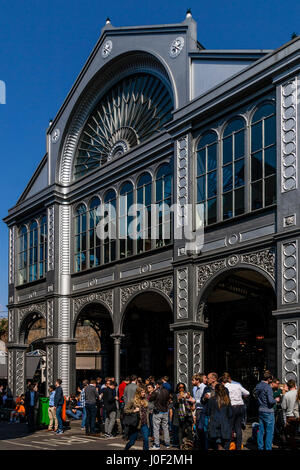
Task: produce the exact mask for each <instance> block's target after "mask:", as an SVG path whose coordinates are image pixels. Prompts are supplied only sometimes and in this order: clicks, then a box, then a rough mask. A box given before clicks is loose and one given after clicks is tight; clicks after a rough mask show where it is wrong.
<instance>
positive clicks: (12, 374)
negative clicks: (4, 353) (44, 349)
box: [7, 343, 27, 397]
mask: <svg viewBox="0 0 300 470" xmlns="http://www.w3.org/2000/svg"><path fill="white" fill-rule="evenodd" d="M7 349H8V364H7V378H8V387H9V388H10V391H11V393H12V395H13V396H14V397H17V396H18V395H21V394H22V393H24V391H25V368H26V355H25V352H26V349H27V346H26V345H24V344H16V343H8V345H7Z"/></svg>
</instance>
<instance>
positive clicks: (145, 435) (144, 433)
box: [124, 424, 149, 450]
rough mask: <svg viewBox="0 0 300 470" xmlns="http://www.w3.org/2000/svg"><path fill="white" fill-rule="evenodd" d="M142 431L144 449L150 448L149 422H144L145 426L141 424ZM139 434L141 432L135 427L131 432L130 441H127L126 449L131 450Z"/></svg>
mask: <svg viewBox="0 0 300 470" xmlns="http://www.w3.org/2000/svg"><path fill="white" fill-rule="evenodd" d="M140 431H141V434H142V437H143V450H149V428H148V426H147V424H143V426H141V429H140ZM138 434H139V433H138V430H137V429H135V430H134V431H133V432H132V431H131V432H129V436H128V437H129V442H127V444H126V446H125V449H124V450H129V449H130V447H132V446H133V445H134V443H135V441H136V440H137V438H138Z"/></svg>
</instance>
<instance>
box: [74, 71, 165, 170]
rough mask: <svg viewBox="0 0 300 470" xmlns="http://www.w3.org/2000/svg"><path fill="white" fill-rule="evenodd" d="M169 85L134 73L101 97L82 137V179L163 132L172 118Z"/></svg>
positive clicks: (79, 157) (79, 152)
mask: <svg viewBox="0 0 300 470" xmlns="http://www.w3.org/2000/svg"><path fill="white" fill-rule="evenodd" d="M172 108H173V105H172V99H171V95H170V93H169V90H168V89H167V87H166V86H165V84H164V83H163V82H162V81H161V80H160V79H159V78H157V77H156V76H154V75H150V74H145V73H141V74H136V75H131V76H128V77H126V78H124V79H123V80H121V81H120V82H119V83H117V84H116V85H115V86H113V87H112V88H111V89H110V90H109V91H108V92H107V93H106V94H105V95H104V96H103V97H102V98H101V100H100V102H99V103H98V104H97V106H96V108H95V109H94V111H93V112H92V114H91V115H90V117H89V119H88V120H87V122H86V125H85V127H84V130H83V132H82V135H81V137H80V141H79V145H78V150H77V156H76V161H75V168H74V175H75V178H80V177H81V176H83V175H85V174H86V173H88V172H90V171H92V170H95V169H96V168H99V167H100V166H102V165H103V164H104V163H106V162H108V161H110V160H112V159H114V158H118V157H119V156H121V155H123V154H124V153H125V152H127V151H128V150H129V149H131V148H133V147H135V146H136V145H138V144H140V143H141V142H143V141H145V140H146V139H148V138H149V137H151V136H152V135H154V134H156V133H158V132H160V131H161V130H162V129H163V127H164V125H165V123H166V122H168V121H169V120H170V119H171V111H172Z"/></svg>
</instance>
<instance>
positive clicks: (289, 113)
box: [281, 78, 297, 193]
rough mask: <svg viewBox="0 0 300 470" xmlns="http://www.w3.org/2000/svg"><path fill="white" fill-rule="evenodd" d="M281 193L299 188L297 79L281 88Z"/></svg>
mask: <svg viewBox="0 0 300 470" xmlns="http://www.w3.org/2000/svg"><path fill="white" fill-rule="evenodd" d="M281 129H282V131H281V192H282V193H284V192H286V191H290V190H292V189H295V188H296V187H297V145H296V142H297V79H296V78H295V79H294V80H290V81H288V82H287V83H285V84H284V85H282V87H281Z"/></svg>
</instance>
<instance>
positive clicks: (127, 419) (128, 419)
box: [123, 413, 140, 428]
mask: <svg viewBox="0 0 300 470" xmlns="http://www.w3.org/2000/svg"><path fill="white" fill-rule="evenodd" d="M139 422H140V413H128V414H124V418H123V424H124V426H130V427H134V428H137V427H138V425H139Z"/></svg>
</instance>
